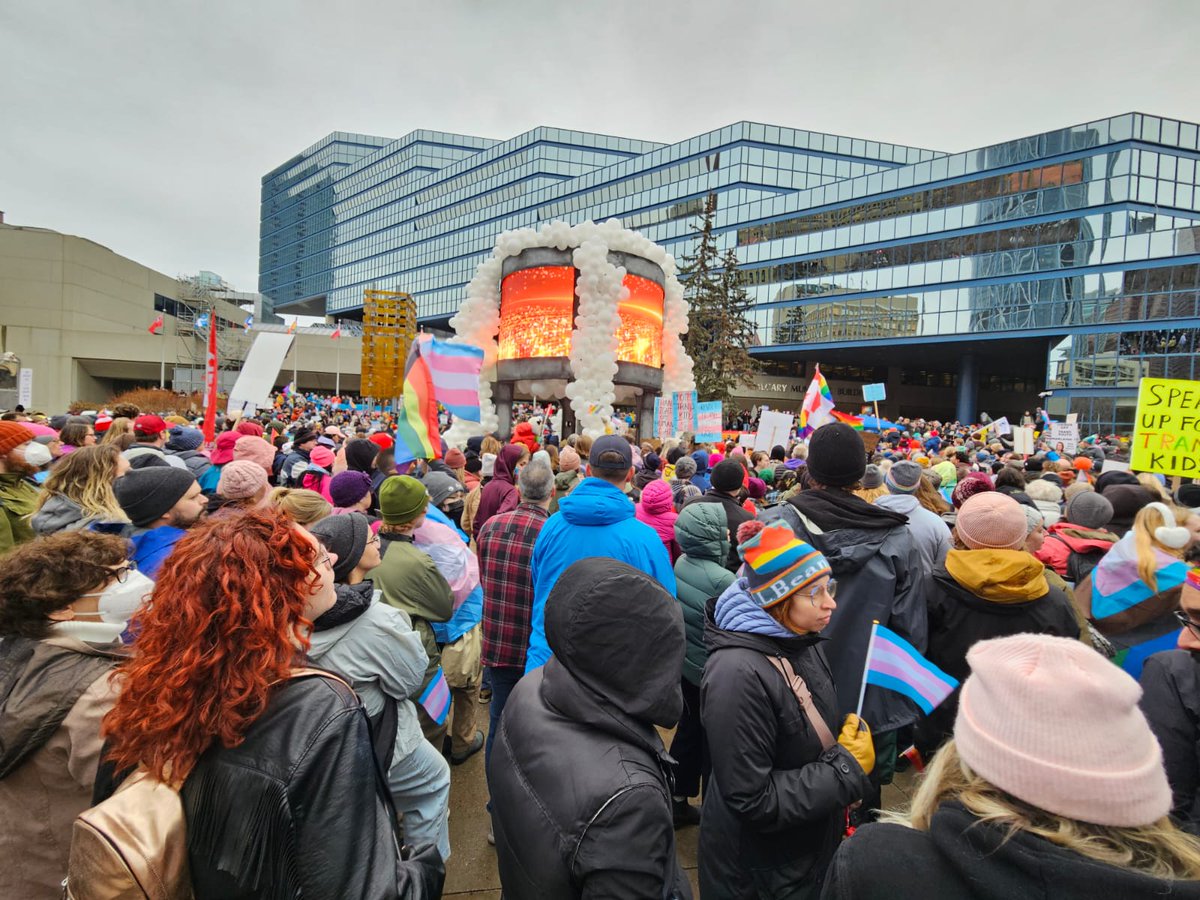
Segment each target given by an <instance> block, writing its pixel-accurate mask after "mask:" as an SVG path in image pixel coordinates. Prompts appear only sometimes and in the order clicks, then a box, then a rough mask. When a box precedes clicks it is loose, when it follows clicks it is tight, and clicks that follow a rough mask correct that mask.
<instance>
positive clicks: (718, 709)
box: [699, 520, 875, 900]
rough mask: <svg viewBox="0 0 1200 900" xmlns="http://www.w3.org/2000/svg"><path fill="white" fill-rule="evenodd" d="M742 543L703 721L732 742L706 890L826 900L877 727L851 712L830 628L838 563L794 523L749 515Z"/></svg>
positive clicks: (711, 799)
mask: <svg viewBox="0 0 1200 900" xmlns="http://www.w3.org/2000/svg"><path fill="white" fill-rule="evenodd" d="M738 538H739V544H738V552H739V553H740V554H741V557H742V559H743V560H744V562H745V565H744V567H743V569H742V575H741V577H739V578H738V579H737V580H735V581H734V582H733V584H731V585H730V586H729V587H728V588H727V589H726V590H725V591H724V593H722V594H721V596H720V597H719V598H718V599H717V601H716V604H715V606H714V607H711V611H710V613H709V617H708V623H707V630H706V639H707V643H708V646H709V656H708V661H707V662H706V664H705V668H704V679H703V682H702V684H701V688H700V702H701V715H702V718H703V721H704V726H705V729H706V731H707V732H708V734H709V735H710V736H716V735H719V736H720V739H719V740H710V742H709V751H710V755H711V757H712V776H711V778H710V779H709V781H708V785H707V787H706V788H705V791H704V808H703V812H702V814H701V819H700V851H699V859H700V872H699V875H700V893H701V895H702V896H703V897H706V898H710V897H711V898H718V897H719V898H724V900H733V898H736V900H777V898H797V897H805V898H807V897H813V898H815V897H817V896H818V895H819V894H820V890H821V883H822V880H823V878H824V874H825V869H826V867H827V866H828V864H829V861H830V860H831V859H832V858H833V854H834V852H835V851H836V850H837V847H838V844H839V842H840V841H841V839H842V834H843V831H844V828H845V826H846V809H847V807H849V806H850V805H851V804H854V803H857V802H858V801H860V800H862V799H863V797H864V796H866V795H867V793H868V792H869V791H870V789H871V787H870V782H869V780H868V777H867V776H868V774H869V773H870V772H871V770H872V768H874V765H875V752H874V748H873V746H872V742H871V731H870V729H869V728H868V727H867V726H866V723H865V722H862V721H861V720H860V719H859V717H858V716H856V715H853V714H851V715H848V716H845V717H843V716H841V715H839V713H838V699H837V693H836V692H835V690H834V683H833V676H832V672H831V669H830V666H829V663H828V661H827V660H826V659H825V650H824V647H823V644H824V643H825V641H824V639H823V637H822V635H821V632H822V631H823V630H824V629H825V627H826V626H827V625H828V624H829V621H830V618H831V617H832V616H833V613H834V611H835V610H836V609H837V607H838V601H837V599H835V598H836V597H837V596H838V594H837V587H838V586H837V584H836V582H835V581H834V580H833V578H832V572H831V569H830V565H829V560H827V559H826V558H825V556H824V554H822V553H820V552H819V551H818V550H816V549H814V548H813V547H812V546H811V545H810V544H808V543H805V542H804V541H800V540H797V538H796V536H795V535H794V534H792V531H791V529H790V528H788V527H787V525H786V524H785V523H783V522H772V523H771V524H769V525H765V526H764V524H763V522H762V521H761V520H753V521H750V522H747V523H745V524H744V525H742V527H741V528H740V529H739V530H738ZM835 734H836V735H837V737H836V738H835Z"/></svg>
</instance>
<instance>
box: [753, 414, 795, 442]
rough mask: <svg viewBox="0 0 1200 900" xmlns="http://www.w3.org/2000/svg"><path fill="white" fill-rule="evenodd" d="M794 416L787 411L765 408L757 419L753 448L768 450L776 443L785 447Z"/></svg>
mask: <svg viewBox="0 0 1200 900" xmlns="http://www.w3.org/2000/svg"><path fill="white" fill-rule="evenodd" d="M795 419H796V417H795V416H794V415H793V414H792V413H788V412H774V411H771V410H766V411H764V412H763V414H762V416H761V417H760V418H759V420H758V432H757V434H755V436H754V449H755V450H767V451H770V449H771V448H772V447H774V446H775V445H776V444H779V445H781V446H784V447H786V446H787V442H788V436H789V435H790V434H791V431H792V424H793V422H794V421H795Z"/></svg>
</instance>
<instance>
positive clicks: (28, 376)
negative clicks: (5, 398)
mask: <svg viewBox="0 0 1200 900" xmlns="http://www.w3.org/2000/svg"><path fill="white" fill-rule="evenodd" d="M17 404H18V405H20V406H23V407H25V408H26V409H29V407H31V406H33V369H22V370H21V371H20V372H19V373H18V374H17Z"/></svg>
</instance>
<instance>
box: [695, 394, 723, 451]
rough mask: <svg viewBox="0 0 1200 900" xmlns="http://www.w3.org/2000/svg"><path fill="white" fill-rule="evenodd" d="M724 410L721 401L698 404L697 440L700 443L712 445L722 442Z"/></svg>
mask: <svg viewBox="0 0 1200 900" xmlns="http://www.w3.org/2000/svg"><path fill="white" fill-rule="evenodd" d="M722 413H723V409H722V406H721V401H720V400H713V401H712V402H710V403H697V404H696V440H697V442H699V443H704V444H712V443H715V442H717V441H719V440H721V416H722Z"/></svg>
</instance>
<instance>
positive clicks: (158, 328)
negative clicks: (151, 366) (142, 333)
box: [146, 313, 167, 391]
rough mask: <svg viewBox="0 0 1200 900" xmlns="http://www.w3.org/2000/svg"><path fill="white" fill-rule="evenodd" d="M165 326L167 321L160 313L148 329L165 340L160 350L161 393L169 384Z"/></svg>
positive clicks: (159, 385)
mask: <svg viewBox="0 0 1200 900" xmlns="http://www.w3.org/2000/svg"><path fill="white" fill-rule="evenodd" d="M164 324H165V320H164V319H163V314H162V313H159V314H158V318H157V319H155V320H154V321H153V322H151V323H150V327H149V328H147V329H146V330H147V331H149V332H150V333H151V334H155V335H158V336H159V337H161V338H162V339H163V340H162V344H161V345H160V346H159V348H158V351H159V359H158V389H159V390H160V391H161V390H163V389H164V388H165V387H166V384H167V338H166V335H164V334H163V325H164Z"/></svg>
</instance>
